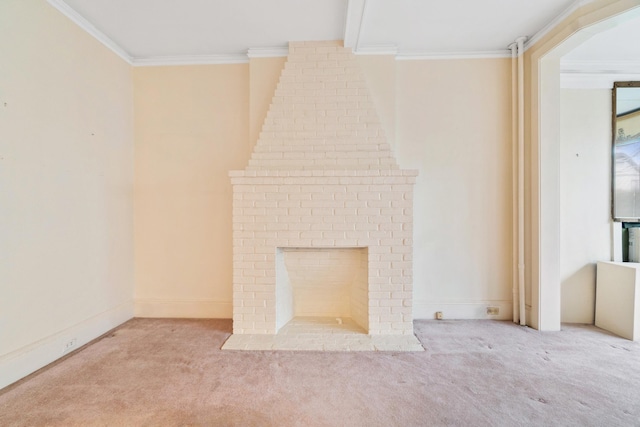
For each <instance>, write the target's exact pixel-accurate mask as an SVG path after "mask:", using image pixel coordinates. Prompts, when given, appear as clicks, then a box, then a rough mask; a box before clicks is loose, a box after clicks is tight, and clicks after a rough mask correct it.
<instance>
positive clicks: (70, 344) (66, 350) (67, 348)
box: [62, 338, 78, 354]
mask: <svg viewBox="0 0 640 427" xmlns="http://www.w3.org/2000/svg"><path fill="white" fill-rule="evenodd" d="M77 342H78V340H77V339H76V338H71V339H70V340H69V341H67V342H66V343H65V344H64V348H63V349H62V354H67V353H69V352H70V351H72V350H73V349H74V348H75V347H76V343H77Z"/></svg>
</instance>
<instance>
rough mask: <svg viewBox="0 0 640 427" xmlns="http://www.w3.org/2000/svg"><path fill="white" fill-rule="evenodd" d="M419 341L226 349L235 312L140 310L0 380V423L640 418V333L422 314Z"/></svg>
mask: <svg viewBox="0 0 640 427" xmlns="http://www.w3.org/2000/svg"><path fill="white" fill-rule="evenodd" d="M415 329H416V335H417V336H418V338H419V339H420V341H421V342H422V344H423V345H424V346H425V348H426V351H425V352H420V353H394V352H357V353H356V352H354V353H334V352H293V351H221V350H220V346H221V345H222V343H223V342H224V341H225V339H226V338H227V337H228V336H229V335H230V334H231V321H230V320H165V319H134V320H131V321H129V322H127V323H125V324H124V325H122V326H121V327H119V328H118V329H116V330H115V331H113V332H112V333H110V334H108V335H106V336H105V337H104V338H102V339H100V340H97V341H95V342H94V343H92V344H90V345H87V346H85V347H83V348H81V349H79V350H78V351H76V352H75V353H73V354H71V355H70V356H68V357H66V358H65V359H64V360H62V361H59V362H56V363H55V364H53V365H50V366H48V367H46V368H44V369H42V370H40V371H38V372H36V373H35V374H33V375H31V376H30V377H28V378H26V379H24V380H22V381H20V382H18V383H16V384H14V385H12V386H9V387H7V388H5V389H3V390H1V391H0V426H638V425H640V343H635V342H630V341H627V340H624V339H622V338H618V337H615V336H613V335H611V334H609V333H607V332H605V331H602V330H600V329H597V328H595V327H593V326H578V325H564V326H563V330H562V331H561V332H555V333H550V332H547V333H540V332H537V331H535V330H532V329H529V328H523V327H520V326H517V325H514V324H513V323H511V322H500V321H447V320H445V321H416V322H415Z"/></svg>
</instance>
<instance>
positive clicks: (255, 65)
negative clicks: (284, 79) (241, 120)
mask: <svg viewBox="0 0 640 427" xmlns="http://www.w3.org/2000/svg"><path fill="white" fill-rule="evenodd" d="M286 61H287V57H286V56H282V57H275V58H251V59H250V60H249V129H250V132H249V145H250V146H249V152H252V151H253V147H255V145H256V143H257V142H258V137H259V136H260V131H261V130H262V125H263V123H264V119H265V117H266V116H267V111H269V105H271V99H272V98H273V95H274V93H275V91H276V86H277V84H278V80H279V78H280V72H281V71H282V68H283V67H284V63H285V62H286ZM245 166H246V165H244V166H243V168H244V167H245Z"/></svg>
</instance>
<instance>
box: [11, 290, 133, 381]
mask: <svg viewBox="0 0 640 427" xmlns="http://www.w3.org/2000/svg"><path fill="white" fill-rule="evenodd" d="M131 318H133V302H132V301H129V302H126V303H123V304H120V305H119V306H117V307H114V308H112V309H110V310H107V311H105V312H102V313H100V314H98V315H96V316H93V317H91V318H89V319H86V320H84V321H82V322H80V323H78V324H76V325H73V326H71V327H69V328H67V329H64V330H62V331H60V332H58V333H55V334H53V335H50V336H48V337H46V338H43V339H41V340H38V341H36V342H34V343H32V344H29V345H27V346H25V347H22V348H20V349H18V350H15V351H12V352H11V353H8V354H6V355H4V356H2V357H0V389H2V388H3V387H6V386H8V385H10V384H12V383H14V382H16V381H18V380H19V379H21V378H24V377H26V376H27V375H29V374H31V373H32V372H35V371H37V370H38V369H40V368H42V367H44V366H46V365H48V364H49V363H51V362H55V361H56V360H57V359H59V358H61V357H62V356H64V355H66V354H68V353H70V352H72V351H74V350H76V349H78V348H80V347H82V346H83V345H85V344H87V343H88V342H90V341H92V340H94V339H96V338H98V337H99V336H100V335H102V334H104V333H106V332H108V331H110V330H111V329H113V328H115V327H116V326H119V325H121V324H123V323H124V322H126V321H127V320H129V319H131Z"/></svg>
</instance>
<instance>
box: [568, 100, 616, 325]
mask: <svg viewBox="0 0 640 427" xmlns="http://www.w3.org/2000/svg"><path fill="white" fill-rule="evenodd" d="M560 123H561V138H560V140H561V144H560V145H561V146H560V151H561V157H560V230H561V231H560V275H561V286H562V300H561V301H562V311H561V313H562V322H575V323H593V321H594V310H595V287H596V264H595V263H596V262H597V261H608V260H610V259H611V220H610V212H611V198H610V194H611V178H610V176H611V175H610V174H611V170H610V167H611V166H610V165H611V90H609V89H563V90H562V91H561V122H560Z"/></svg>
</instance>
